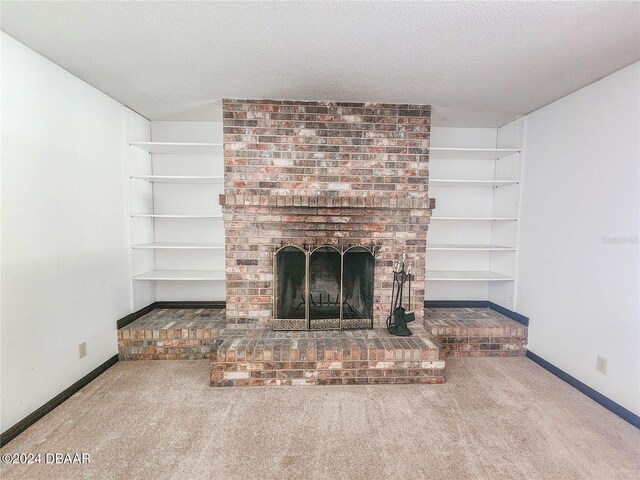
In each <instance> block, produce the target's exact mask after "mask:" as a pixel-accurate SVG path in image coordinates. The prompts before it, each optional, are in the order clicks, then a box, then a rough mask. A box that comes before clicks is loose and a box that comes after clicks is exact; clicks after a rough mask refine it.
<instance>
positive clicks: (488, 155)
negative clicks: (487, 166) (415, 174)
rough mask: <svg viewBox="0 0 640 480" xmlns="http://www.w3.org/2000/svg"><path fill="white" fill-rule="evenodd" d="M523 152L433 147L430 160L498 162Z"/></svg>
mask: <svg viewBox="0 0 640 480" xmlns="http://www.w3.org/2000/svg"><path fill="white" fill-rule="evenodd" d="M521 151H522V149H520V148H483V147H431V148H430V149H429V152H430V153H429V160H497V159H498V158H502V157H506V156H509V155H513V154H517V153H520V152H521Z"/></svg>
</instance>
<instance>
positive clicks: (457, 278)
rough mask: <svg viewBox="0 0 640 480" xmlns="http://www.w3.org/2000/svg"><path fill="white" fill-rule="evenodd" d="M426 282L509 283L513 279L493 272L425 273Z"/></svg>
mask: <svg viewBox="0 0 640 480" xmlns="http://www.w3.org/2000/svg"><path fill="white" fill-rule="evenodd" d="M427 280H436V281H446V282H510V281H513V278H511V277H508V276H506V275H502V274H500V273H495V272H450V271H446V272H445V271H437V272H436V271H432V272H427Z"/></svg>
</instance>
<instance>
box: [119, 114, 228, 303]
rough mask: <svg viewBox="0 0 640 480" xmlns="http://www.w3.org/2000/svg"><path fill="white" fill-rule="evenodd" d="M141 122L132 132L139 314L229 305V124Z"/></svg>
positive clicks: (134, 269) (129, 152) (133, 235)
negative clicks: (157, 308) (183, 304)
mask: <svg viewBox="0 0 640 480" xmlns="http://www.w3.org/2000/svg"><path fill="white" fill-rule="evenodd" d="M136 122H137V123H136V125H130V126H129V127H128V132H127V136H128V143H127V157H128V160H127V178H128V186H129V188H128V191H129V218H130V224H131V228H130V231H131V259H132V260H131V278H132V289H133V292H134V295H133V297H134V308H142V307H144V306H146V305H148V304H149V303H151V301H155V300H160V301H162V300H165V301H179V300H223V299H224V295H225V293H224V280H225V258H224V230H223V223H222V221H221V218H222V211H221V208H220V205H219V203H218V196H219V194H221V193H222V192H223V188H224V162H223V143H222V123H221V122H173V121H167V122H156V121H152V122H148V121H146V128H145V127H144V122H143V121H142V120H140V119H136Z"/></svg>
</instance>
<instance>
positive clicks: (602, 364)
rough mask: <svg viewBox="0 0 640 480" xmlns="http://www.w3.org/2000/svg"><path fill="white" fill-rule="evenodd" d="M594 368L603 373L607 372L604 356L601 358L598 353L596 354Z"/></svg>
mask: <svg viewBox="0 0 640 480" xmlns="http://www.w3.org/2000/svg"><path fill="white" fill-rule="evenodd" d="M596 370H597V371H599V372H600V373H604V374H605V375H606V374H607V359H606V358H602V357H601V356H600V355H598V359H597V360H596Z"/></svg>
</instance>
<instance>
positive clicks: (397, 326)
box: [387, 253, 416, 337]
mask: <svg viewBox="0 0 640 480" xmlns="http://www.w3.org/2000/svg"><path fill="white" fill-rule="evenodd" d="M405 260H406V254H405V253H403V254H402V261H401V262H395V263H394V265H393V287H392V290H391V312H390V314H389V316H388V317H387V331H388V332H389V333H390V334H391V335H396V336H398V337H409V336H410V335H411V330H409V328H408V327H407V323H409V322H413V321H414V320H415V319H416V315H415V313H413V312H407V311H406V309H405V308H404V307H403V306H402V300H403V295H404V289H405V284H406V283H407V282H408V283H409V284H408V288H407V291H408V297H409V299H408V305H409V308H411V278H412V275H411V265H408V266H405Z"/></svg>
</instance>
